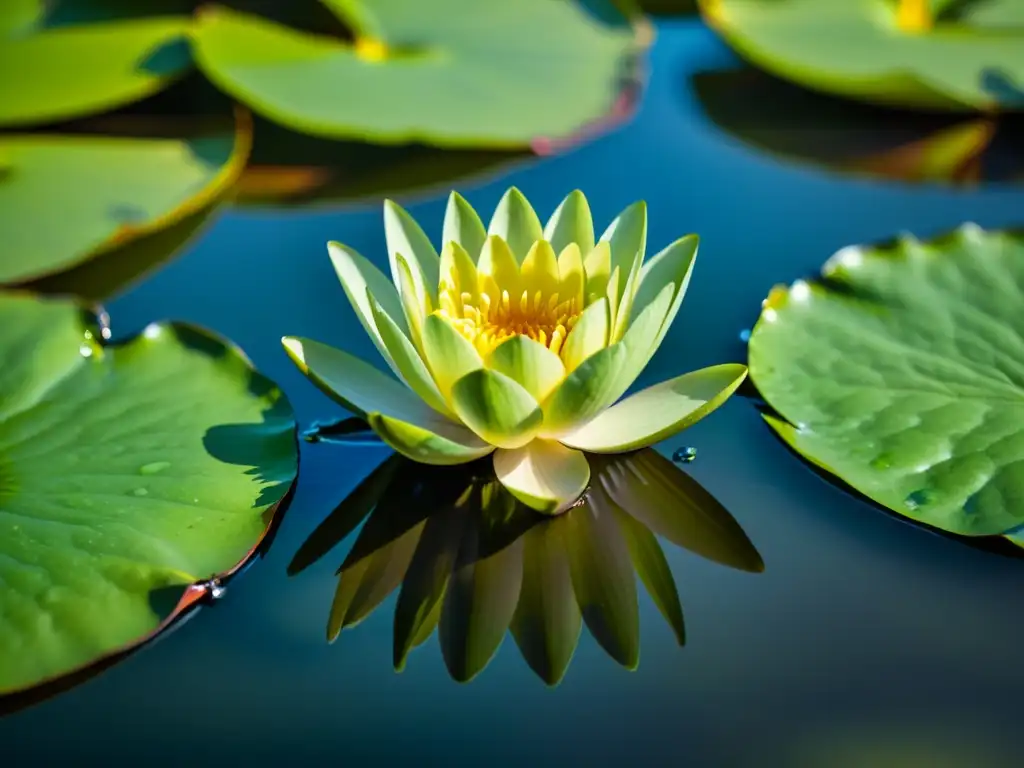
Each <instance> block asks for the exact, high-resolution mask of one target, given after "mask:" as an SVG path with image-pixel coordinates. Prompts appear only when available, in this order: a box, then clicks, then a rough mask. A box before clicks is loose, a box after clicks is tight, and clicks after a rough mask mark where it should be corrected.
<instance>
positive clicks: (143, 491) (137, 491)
mask: <svg viewBox="0 0 1024 768" xmlns="http://www.w3.org/2000/svg"><path fill="white" fill-rule="evenodd" d="M132 493H134V494H135V495H136V496H148V495H149V491H147V490H146V489H145V488H136V489H135V490H134V491H132Z"/></svg>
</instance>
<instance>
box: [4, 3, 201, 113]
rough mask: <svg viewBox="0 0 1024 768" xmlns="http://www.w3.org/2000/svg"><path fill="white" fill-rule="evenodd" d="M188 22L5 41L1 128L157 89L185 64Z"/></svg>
mask: <svg viewBox="0 0 1024 768" xmlns="http://www.w3.org/2000/svg"><path fill="white" fill-rule="evenodd" d="M5 16H6V14H5ZM10 20H14V23H17V20H18V17H17V16H15V15H14V14H11V16H10V17H9V19H8V21H9V23H10ZM24 24H25V19H24V18H22V20H21V25H22V26H23V25H24ZM190 25H191V20H190V19H189V18H188V17H161V18H152V19H133V20H125V21H114V22H104V23H96V24H82V25H76V26H68V27H60V28H56V29H42V30H39V31H36V32H34V33H31V34H24V35H19V36H16V37H12V38H11V39H8V40H4V41H3V43H2V44H0V93H2V94H3V99H0V126H3V127H11V126H27V125H35V124H40V123H46V122H54V121H58V120H66V119H70V118H74V117H79V116H82V115H87V114H92V113H95V112H102V111H105V110H109V109H114V108H116V107H119V106H121V105H123V104H128V103H131V102H133V101H137V100H138V99H141V98H143V97H145V96H149V95H150V94H153V93H156V92H157V91H159V90H161V89H162V88H164V87H166V86H167V85H169V84H170V83H171V82H173V81H174V80H176V79H177V78H179V77H181V76H182V75H184V74H185V73H186V72H187V71H188V70H189V68H190V67H191V65H192V60H191V56H190V54H189V50H188V42H187V39H186V35H187V33H188V30H189V27H190ZM18 28H21V27H18Z"/></svg>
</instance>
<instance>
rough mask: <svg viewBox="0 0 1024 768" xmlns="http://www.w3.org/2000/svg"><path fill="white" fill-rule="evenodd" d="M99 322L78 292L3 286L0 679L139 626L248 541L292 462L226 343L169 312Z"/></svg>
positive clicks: (152, 629)
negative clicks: (156, 320) (127, 331)
mask: <svg viewBox="0 0 1024 768" xmlns="http://www.w3.org/2000/svg"><path fill="white" fill-rule="evenodd" d="M107 335H109V332H108V331H106V330H105V329H104V328H103V327H102V326H101V325H100V324H99V321H98V320H97V319H96V318H95V317H93V318H88V317H86V313H85V312H84V310H83V309H82V308H81V307H80V306H79V305H77V304H74V303H71V302H68V301H56V300H43V299H39V298H36V297H33V296H31V295H28V294H21V293H5V294H0V357H2V358H3V360H4V361H5V364H4V368H3V373H2V374H0V403H2V405H0V694H9V693H12V692H14V691H18V690H20V689H25V688H28V687H31V686H35V685H37V684H40V683H46V682H51V681H53V680H54V679H55V678H58V677H60V676H62V675H66V674H68V673H70V672H73V671H76V670H81V669H82V668H83V667H85V666H86V665H89V664H92V663H94V662H98V661H101V660H103V659H104V658H106V657H109V656H111V655H116V654H118V653H121V652H123V651H124V650H125V649H126V648H128V647H130V646H134V645H136V644H138V643H140V642H143V641H145V640H147V639H149V638H151V637H152V636H153V635H154V634H155V633H156V632H158V631H159V630H160V629H162V628H164V627H166V626H167V625H168V623H169V622H170V620H171V619H173V618H174V617H175V616H176V615H177V614H178V613H180V612H181V611H182V610H183V609H184V608H186V607H188V606H189V604H191V603H193V602H194V601H195V600H196V599H197V597H199V596H202V595H203V594H205V593H207V592H208V591H209V586H202V585H203V584H204V583H205V582H207V580H209V579H214V578H218V577H220V576H222V575H225V574H230V573H231V572H233V571H234V570H236V569H237V568H238V567H239V566H240V564H241V563H243V562H244V561H245V560H246V559H247V558H248V557H249V556H250V555H251V554H252V553H253V551H254V550H255V548H256V547H257V545H258V544H259V543H260V541H261V540H262V539H263V536H264V534H265V533H266V531H267V528H268V526H269V525H270V523H271V519H272V518H273V515H274V512H275V510H276V508H277V506H278V504H279V502H280V501H281V499H282V498H283V497H284V495H285V493H286V492H287V491H288V489H289V488H290V486H291V484H292V482H293V481H294V480H295V475H296V471H297V456H296V438H295V421H294V417H293V415H292V412H291V408H290V407H289V405H288V402H287V401H286V400H285V398H284V396H283V395H282V394H281V392H280V391H279V390H278V389H277V388H276V387H275V386H274V385H273V384H272V383H271V382H270V381H268V380H267V379H265V378H263V377H262V376H260V375H259V374H258V373H256V372H255V371H254V370H253V369H252V367H251V366H250V365H249V363H248V362H247V361H246V360H245V358H244V357H243V356H242V355H241V353H240V352H239V351H238V350H237V349H235V348H233V347H231V346H230V345H228V344H227V343H225V342H223V341H221V340H219V339H217V338H214V337H212V336H210V335H209V334H207V333H205V332H204V331H201V330H199V329H196V328H192V327H188V326H183V325H175V324H159V325H151V326H149V327H148V328H147V329H146V330H145V331H144V332H143V333H142V334H141V335H139V336H137V337H135V338H134V339H131V340H129V341H127V342H124V343H118V344H107V343H105V342H103V338H105V337H106V336H107ZM192 585H196V586H192Z"/></svg>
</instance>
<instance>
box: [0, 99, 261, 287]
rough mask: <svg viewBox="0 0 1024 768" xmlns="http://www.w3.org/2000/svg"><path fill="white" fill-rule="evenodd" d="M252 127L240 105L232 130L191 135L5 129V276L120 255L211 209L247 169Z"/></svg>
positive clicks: (1, 202) (1, 211)
mask: <svg viewBox="0 0 1024 768" xmlns="http://www.w3.org/2000/svg"><path fill="white" fill-rule="evenodd" d="M251 131H252V128H251V124H250V121H249V119H248V115H247V114H246V113H245V112H244V111H240V112H239V115H238V117H237V119H236V125H235V128H234V130H233V131H232V130H231V129H230V128H226V127H225V128H223V129H220V128H218V129H215V130H212V131H203V132H201V133H199V134H196V135H189V136H187V137H174V138H128V137H123V136H95V135H85V134H43V133H40V134H6V135H2V136H0V157H2V158H4V163H5V165H6V168H5V170H4V172H3V173H0V232H2V233H3V237H4V243H5V253H4V259H3V261H2V263H0V283H8V284H11V283H25V282H28V281H30V280H33V279H38V278H40V277H43V276H46V275H50V274H53V273H56V272H60V271H63V270H67V269H69V268H70V267H73V266H76V265H78V264H81V263H82V262H85V261H87V260H89V259H92V258H95V257H98V256H103V255H107V254H113V253H114V252H116V251H118V250H119V249H121V248H124V247H126V246H128V245H129V244H133V243H138V241H140V240H141V239H142V238H144V237H146V236H149V235H152V234H154V233H156V232H159V231H160V230H162V229H164V228H166V227H169V226H171V225H174V224H178V223H179V222H181V221H182V220H184V219H187V218H190V217H192V216H193V215H194V214H197V213H199V212H201V211H203V210H204V209H207V208H209V207H210V206H211V205H212V204H214V203H215V202H216V201H217V200H218V199H220V198H221V196H222V195H223V194H224V193H225V192H226V191H227V190H228V189H229V188H230V187H231V185H232V184H233V183H234V182H235V181H236V180H237V178H238V176H239V174H240V173H241V172H242V169H243V168H244V167H245V161H246V159H247V158H248V155H249V147H250V144H251V137H252V133H251ZM97 179H103V183H102V184H97V181H96V180H97ZM158 255H159V254H158ZM150 256H151V254H150ZM146 260H147V259H146V258H140V262H145V261H146ZM148 260H150V261H153V259H152V258H149V259H148Z"/></svg>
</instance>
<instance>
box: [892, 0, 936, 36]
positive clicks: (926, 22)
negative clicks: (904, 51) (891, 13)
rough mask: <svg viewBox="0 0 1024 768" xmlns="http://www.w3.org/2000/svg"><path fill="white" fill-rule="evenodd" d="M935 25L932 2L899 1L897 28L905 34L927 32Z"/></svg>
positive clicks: (920, 0)
mask: <svg viewBox="0 0 1024 768" xmlns="http://www.w3.org/2000/svg"><path fill="white" fill-rule="evenodd" d="M933 25H934V19H933V17H932V9H931V5H930V0H899V7H898V8H897V9H896V26H897V27H899V28H900V29H901V30H902V31H903V32H911V33H917V32H927V31H928V30H930V29H931V28H932V26H933Z"/></svg>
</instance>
